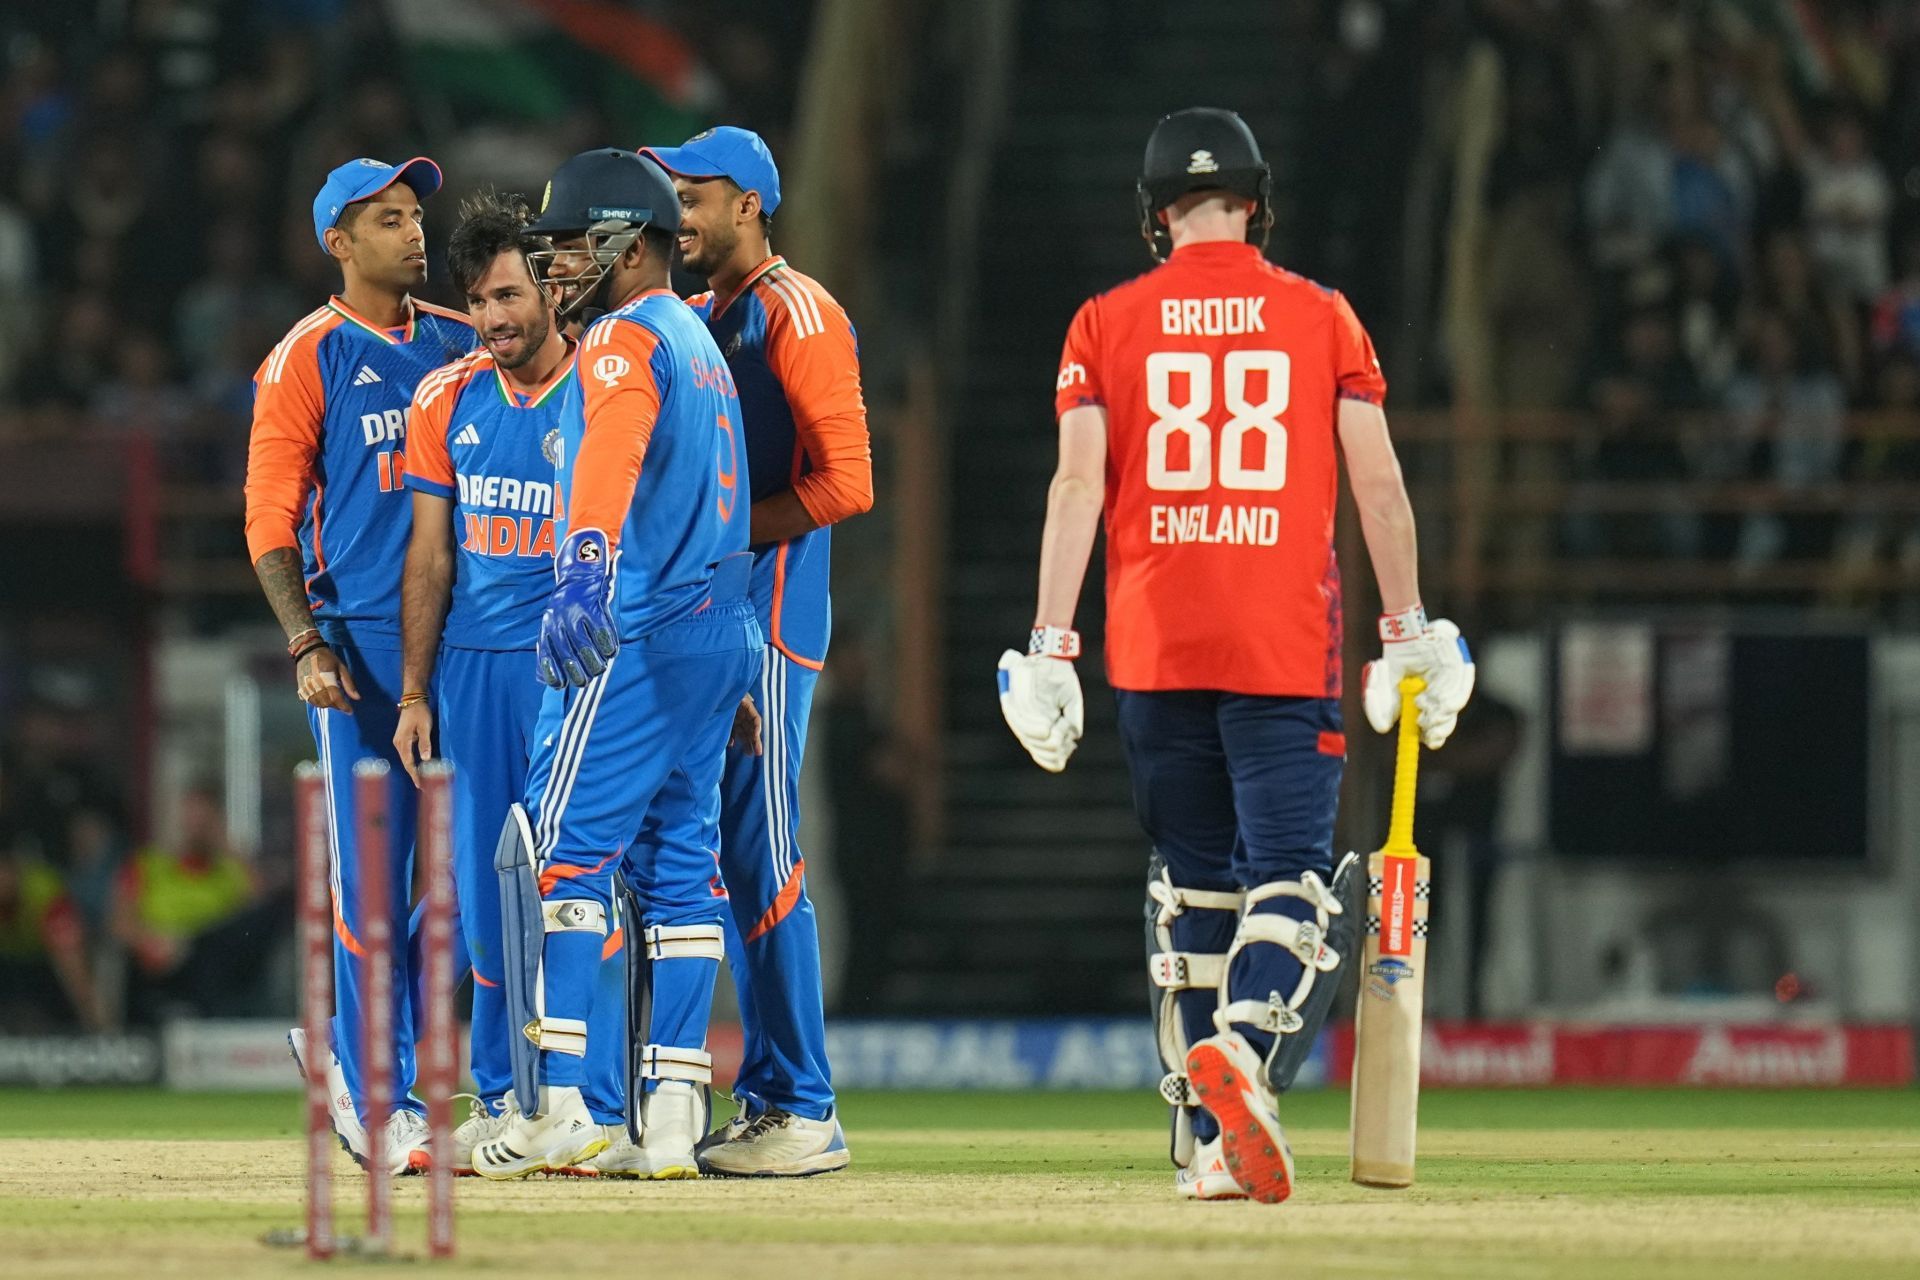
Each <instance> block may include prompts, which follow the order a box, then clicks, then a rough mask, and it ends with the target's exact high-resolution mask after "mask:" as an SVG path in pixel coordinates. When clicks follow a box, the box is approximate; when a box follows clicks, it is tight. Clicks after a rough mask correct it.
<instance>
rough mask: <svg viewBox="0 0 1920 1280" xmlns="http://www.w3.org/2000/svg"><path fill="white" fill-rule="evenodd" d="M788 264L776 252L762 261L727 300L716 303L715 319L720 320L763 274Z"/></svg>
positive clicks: (714, 309)
mask: <svg viewBox="0 0 1920 1280" xmlns="http://www.w3.org/2000/svg"><path fill="white" fill-rule="evenodd" d="M786 265H787V260H786V259H785V258H783V257H781V256H780V255H779V254H777V253H776V254H773V255H771V256H769V257H768V258H767V260H766V261H765V262H762V263H761V264H760V265H759V266H757V267H755V268H754V269H753V270H751V271H749V272H747V278H746V279H745V280H742V281H741V282H740V287H739V288H738V289H735V290H734V291H733V292H732V293H730V294H728V295H727V300H726V301H725V302H722V303H718V304H717V305H715V307H714V308H713V318H714V319H715V320H718V319H719V318H720V317H721V316H723V315H725V314H726V311H727V308H728V307H730V306H732V305H733V304H734V302H735V301H736V300H738V299H739V298H740V297H741V296H743V295H744V294H745V293H746V291H747V290H749V289H751V288H753V282H754V281H756V280H758V279H759V278H760V277H761V276H764V275H766V274H767V272H769V271H772V270H774V269H775V268H777V267H784V266H786Z"/></svg>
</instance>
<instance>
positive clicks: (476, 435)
mask: <svg viewBox="0 0 1920 1280" xmlns="http://www.w3.org/2000/svg"><path fill="white" fill-rule="evenodd" d="M453 442H454V443H455V444H479V443H480V429H479V428H478V427H475V426H474V425H473V424H472V423H471V422H469V423H468V424H467V425H466V426H464V427H462V428H460V430H459V432H458V433H457V434H456V435H455V436H454V437H453Z"/></svg>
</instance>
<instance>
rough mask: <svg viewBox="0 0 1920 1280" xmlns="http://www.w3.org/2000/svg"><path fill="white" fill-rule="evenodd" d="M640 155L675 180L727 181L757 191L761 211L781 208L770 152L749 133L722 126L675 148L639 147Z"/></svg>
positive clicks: (695, 135) (777, 179)
mask: <svg viewBox="0 0 1920 1280" xmlns="http://www.w3.org/2000/svg"><path fill="white" fill-rule="evenodd" d="M640 154H641V155H643V156H647V157H648V158H650V159H652V160H653V161H654V162H655V163H657V164H658V165H659V166H660V167H661V168H662V169H665V170H666V171H667V172H668V173H671V174H673V175H675V176H676V177H681V178H696V179H699V178H730V179H732V181H733V185H734V186H736V187H738V188H740V189H741V190H742V191H758V192H759V193H760V207H761V208H762V209H764V210H766V211H767V212H768V213H772V212H773V211H774V210H775V209H778V208H779V207H780V170H779V169H778V168H776V167H775V166H774V163H773V152H771V151H769V150H767V144H766V143H765V142H762V141H761V140H760V135H759V134H757V133H755V132H753V130H751V129H736V128H734V127H733V126H732V125H730V124H723V125H721V126H720V127H719V128H718V129H708V130H707V131H705V132H704V133H696V134H694V135H693V136H692V137H691V138H688V139H687V140H686V141H685V142H683V143H681V144H680V145H679V146H677V147H642V148H640Z"/></svg>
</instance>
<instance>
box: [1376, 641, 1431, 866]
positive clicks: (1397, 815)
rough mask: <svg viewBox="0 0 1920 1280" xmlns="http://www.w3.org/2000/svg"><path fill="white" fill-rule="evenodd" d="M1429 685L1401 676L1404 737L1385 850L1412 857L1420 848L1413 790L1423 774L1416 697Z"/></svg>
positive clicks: (1395, 770) (1397, 756) (1396, 758)
mask: <svg viewBox="0 0 1920 1280" xmlns="http://www.w3.org/2000/svg"><path fill="white" fill-rule="evenodd" d="M1426 687H1427V682H1426V681H1425V680H1422V679H1421V678H1420V677H1419V676H1402V677H1400V738H1399V741H1398V742H1397V743H1396V744H1395V747H1394V758H1393V817H1392V820H1391V821H1390V822H1389V823H1388V824H1387V844H1386V847H1385V848H1384V849H1382V850H1381V852H1382V853H1387V854H1392V855H1395V856H1397V857H1402V858H1411V857H1415V856H1417V855H1418V853H1419V850H1417V849H1415V848H1414V845H1413V793H1414V790H1415V787H1416V784H1417V783H1418V780H1419V774H1420V709H1419V708H1418V707H1416V706H1415V705H1414V701H1413V700H1414V699H1415V698H1417V697H1419V696H1420V691H1421V690H1422V689H1425V688H1426Z"/></svg>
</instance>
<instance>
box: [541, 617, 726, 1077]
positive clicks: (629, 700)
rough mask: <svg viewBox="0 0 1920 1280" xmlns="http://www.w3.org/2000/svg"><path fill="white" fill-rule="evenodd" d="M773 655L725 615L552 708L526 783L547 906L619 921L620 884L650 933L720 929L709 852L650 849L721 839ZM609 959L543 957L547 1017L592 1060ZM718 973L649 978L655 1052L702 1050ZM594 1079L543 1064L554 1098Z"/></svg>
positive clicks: (653, 643)
mask: <svg viewBox="0 0 1920 1280" xmlns="http://www.w3.org/2000/svg"><path fill="white" fill-rule="evenodd" d="M763 649H764V642H763V640H762V637H761V632H760V624H759V623H758V621H756V620H755V618H754V614H753V610H752V608H751V606H750V605H748V604H747V603H746V602H745V601H744V600H739V601H734V602H730V603H723V604H716V605H713V606H711V607H709V608H707V609H706V610H704V611H703V612H701V613H699V614H696V615H695V616H694V617H692V618H690V619H687V620H686V621H683V622H680V623H677V624H675V625H673V626H670V627H667V628H664V629H663V630H661V631H658V632H656V633H654V634H653V635H650V636H646V637H643V638H641V639H638V640H629V641H627V642H626V643H625V644H624V645H623V646H622V648H621V650H620V653H619V654H618V655H617V656H616V657H615V658H614V659H613V660H612V662H611V663H610V664H609V665H608V667H607V669H606V671H605V672H604V673H602V674H601V675H600V676H598V677H596V678H595V679H594V680H593V681H592V682H591V683H589V684H588V685H587V686H586V687H585V688H583V689H572V688H569V689H565V690H553V691H550V692H548V693H547V694H546V695H545V699H544V701H543V703H542V705H541V710H540V721H539V727H538V729H537V730H536V734H535V748H534V757H533V765H532V769H531V772H530V774H529V777H528V781H527V812H528V817H529V819H530V820H531V821H532V824H533V836H534V857H535V859H536V866H537V867H538V868H539V885H540V893H541V896H542V898H543V899H545V900H547V901H559V900H568V899H571V900H579V901H585V902H588V903H592V904H596V905H597V906H598V907H599V908H600V909H601V910H602V911H605V912H607V913H608V915H609V916H610V917H611V914H612V912H613V910H614V906H613V902H614V897H615V895H614V893H613V877H614V875H615V874H616V873H619V874H621V875H623V876H624V877H625V878H626V880H627V882H628V883H629V884H630V885H631V886H633V888H634V890H635V891H636V893H637V895H638V897H639V900H640V904H641V905H640V909H641V914H642V921H641V923H642V924H644V925H678V926H683V925H701V924H706V925H718V924H720V923H721V921H722V919H723V917H724V916H725V914H726V910H725V905H724V904H725V901H726V891H725V889H724V888H722V887H721V885H720V882H719V879H718V876H717V864H716V859H715V851H714V850H713V848H712V847H711V845H710V844H709V845H700V844H693V843H689V842H687V841H685V840H679V839H676V840H671V841H668V842H666V843H656V842H655V839H643V838H641V837H642V833H645V832H651V833H652V835H653V837H655V838H658V837H660V836H661V835H662V834H663V833H665V834H672V833H682V834H684V833H687V832H691V831H699V830H701V829H703V826H704V827H705V829H708V830H710V829H711V822H710V819H711V816H712V808H713V805H714V799H713V798H714V797H715V796H716V795H717V793H718V791H719V786H720V770H721V762H722V759H723V757H724V755H725V753H726V744H727V738H728V735H729V734H730V733H731V732H732V730H733V716H734V711H735V709H736V708H737V707H738V706H739V704H740V699H741V698H742V697H744V696H745V695H746V693H747V691H748V689H749V688H750V687H751V685H752V682H753V681H754V679H755V678H756V677H757V676H758V674H759V671H760V664H761V654H762V652H763ZM676 803H680V804H684V805H692V806H696V807H698V806H705V813H706V821H704V822H703V819H702V818H701V816H700V815H699V814H698V813H692V814H689V813H676V812H672V811H671V807H672V806H674V805H675V804H676ZM657 806H659V808H658V809H657ZM601 945H602V943H601V940H600V939H599V938H598V937H596V936H595V935H593V934H591V933H585V932H556V933H549V934H548V935H547V936H546V942H545V947H544V950H543V958H544V969H543V979H542V981H543V987H542V998H543V1000H544V1007H545V1013H546V1015H547V1016H548V1017H551V1018H556V1019H568V1020H576V1021H581V1022H587V1023H588V1030H587V1053H588V1055H589V1056H591V1055H592V1054H593V1053H594V1046H593V1042H594V1039H595V1035H594V1031H593V1026H592V1022H591V1018H592V1014H593V1011H594V1008H595V1006H596V1005H597V1003H598V1002H599V997H598V991H597V987H598V984H597V982H596V978H595V975H596V969H597V967H598V965H599V963H600V950H601ZM718 970H719V965H718V962H717V961H713V960H706V959H701V958H694V957H676V958H673V959H667V960H661V961H658V962H656V963H655V964H654V965H653V966H652V970H651V982H652V991H653V1012H652V1025H651V1027H650V1028H649V1029H648V1039H649V1041H650V1042H651V1043H654V1044H659V1045H665V1046H672V1047H677V1048H686V1049H700V1050H704V1049H705V1047H706V1038H707V1021H708V1017H709V1015H710V1013H711V1008H712V1000H713V983H714V979H715V977H716V975H717V973H718ZM585 1075H586V1064H585V1060H584V1059H581V1058H576V1057H574V1056H572V1055H571V1054H564V1053H555V1052H547V1053H543V1054H542V1055H541V1078H542V1080H543V1081H545V1082H546V1083H548V1084H556V1085H584V1084H585Z"/></svg>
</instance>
